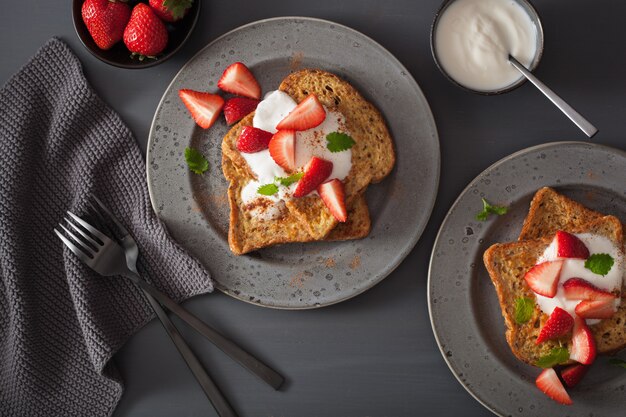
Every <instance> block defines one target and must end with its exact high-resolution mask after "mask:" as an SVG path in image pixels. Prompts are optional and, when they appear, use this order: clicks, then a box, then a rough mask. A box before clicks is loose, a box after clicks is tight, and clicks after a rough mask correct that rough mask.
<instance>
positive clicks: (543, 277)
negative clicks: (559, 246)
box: [524, 261, 563, 298]
mask: <svg viewBox="0 0 626 417" xmlns="http://www.w3.org/2000/svg"><path fill="white" fill-rule="evenodd" d="M562 267H563V261H552V262H543V263H540V264H538V265H535V266H533V267H532V268H531V269H530V271H528V272H526V275H524V279H525V280H526V283H527V284H528V286H529V287H530V288H531V289H532V290H533V291H534V292H536V293H537V294H540V295H543V296H545V297H548V298H552V297H554V295H555V294H556V289H557V285H558V284H559V275H560V274H561V268H562Z"/></svg>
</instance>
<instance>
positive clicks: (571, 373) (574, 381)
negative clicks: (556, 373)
mask: <svg viewBox="0 0 626 417" xmlns="http://www.w3.org/2000/svg"><path fill="white" fill-rule="evenodd" d="M587 371H589V366H587V365H580V364H576V365H570V366H568V367H567V368H565V369H563V371H561V378H562V379H563V382H565V385H567V386H568V387H570V388H571V387H575V386H576V385H578V383H579V382H580V380H581V379H583V377H584V376H585V375H586V374H587Z"/></svg>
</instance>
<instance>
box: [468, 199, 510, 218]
mask: <svg viewBox="0 0 626 417" xmlns="http://www.w3.org/2000/svg"><path fill="white" fill-rule="evenodd" d="M482 200H483V209H482V210H481V211H480V212H478V213H477V214H476V220H478V221H481V222H484V221H485V220H487V218H488V217H489V215H490V214H497V215H498V216H502V215H503V214H506V213H507V212H508V211H509V208H508V207H506V206H492V205H491V204H489V202H488V201H487V200H485V199H484V198H483V199H482Z"/></svg>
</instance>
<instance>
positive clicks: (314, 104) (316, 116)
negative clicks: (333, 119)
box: [276, 94, 326, 131]
mask: <svg viewBox="0 0 626 417" xmlns="http://www.w3.org/2000/svg"><path fill="white" fill-rule="evenodd" d="M324 119H326V110H324V106H322V103H320V101H319V100H318V99H317V97H316V96H315V94H309V96H308V97H307V98H305V99H304V100H302V101H301V102H300V104H298V105H297V106H296V108H295V109H293V110H292V111H291V113H289V114H288V115H287V117H285V118H284V119H283V120H281V121H280V123H278V125H276V129H278V130H282V129H292V130H300V131H301V130H307V129H311V128H313V127H315V126H319V125H320V124H322V122H323V121H324Z"/></svg>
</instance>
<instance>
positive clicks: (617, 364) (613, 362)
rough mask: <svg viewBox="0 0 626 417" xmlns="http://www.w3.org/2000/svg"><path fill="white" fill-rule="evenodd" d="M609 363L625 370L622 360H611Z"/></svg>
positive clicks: (624, 362)
mask: <svg viewBox="0 0 626 417" xmlns="http://www.w3.org/2000/svg"><path fill="white" fill-rule="evenodd" d="M609 363H610V364H611V365H615V366H620V367H622V368H624V369H626V361H625V360H624V359H620V358H613V359H610V360H609Z"/></svg>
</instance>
